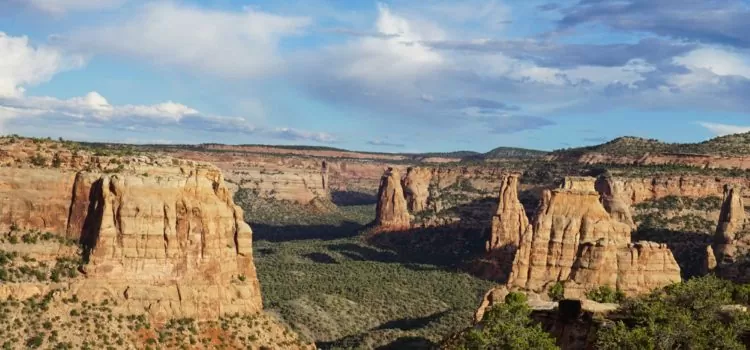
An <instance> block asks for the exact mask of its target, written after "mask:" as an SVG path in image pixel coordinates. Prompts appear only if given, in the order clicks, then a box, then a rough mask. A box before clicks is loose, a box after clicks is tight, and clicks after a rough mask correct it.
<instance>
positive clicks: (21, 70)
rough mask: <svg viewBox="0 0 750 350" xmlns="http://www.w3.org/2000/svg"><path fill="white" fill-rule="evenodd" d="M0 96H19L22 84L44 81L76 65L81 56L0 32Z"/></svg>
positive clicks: (81, 60)
mask: <svg viewBox="0 0 750 350" xmlns="http://www.w3.org/2000/svg"><path fill="white" fill-rule="evenodd" d="M0 57H1V59H0V97H1V96H20V95H23V93H24V91H25V89H24V86H31V85H36V84H39V83H43V82H46V81H48V80H50V79H51V78H52V76H54V75H55V74H57V73H58V72H61V71H64V70H68V69H73V68H78V67H80V66H82V65H83V63H84V61H83V58H81V57H79V56H66V55H64V54H62V53H61V52H60V51H59V50H56V49H54V48H50V47H46V46H39V47H36V48H35V47H32V46H31V44H30V43H29V38H28V37H25V36H21V37H13V36H9V35H7V34H5V33H3V32H0Z"/></svg>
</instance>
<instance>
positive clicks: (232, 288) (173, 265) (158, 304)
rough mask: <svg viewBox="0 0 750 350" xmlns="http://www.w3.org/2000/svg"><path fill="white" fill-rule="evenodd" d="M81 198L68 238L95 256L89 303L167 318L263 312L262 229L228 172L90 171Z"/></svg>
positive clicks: (80, 180) (79, 189)
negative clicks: (258, 268) (257, 252)
mask: <svg viewBox="0 0 750 350" xmlns="http://www.w3.org/2000/svg"><path fill="white" fill-rule="evenodd" d="M157 174H158V175H157ZM73 193H74V198H73V205H72V208H73V210H71V217H70V221H69V225H68V232H67V234H68V236H70V237H74V236H76V235H78V236H79V237H80V240H81V242H82V243H83V245H84V247H85V248H86V250H85V252H84V256H85V258H88V264H87V265H86V277H87V278H86V280H85V281H84V285H85V287H82V288H81V290H80V291H79V295H81V296H83V297H87V299H91V300H100V299H103V298H107V297H110V298H117V297H120V298H122V299H124V300H123V301H122V302H123V303H124V304H125V305H130V306H131V307H132V308H133V309H141V308H144V307H145V308H147V309H148V310H149V312H150V313H151V314H152V315H154V316H158V317H168V316H181V317H194V318H195V317H216V316H218V315H221V314H225V313H234V312H257V311H260V310H261V309H262V303H261V299H260V288H259V285H258V280H257V278H256V273H255V267H254V265H253V259H252V231H251V230H250V227H249V226H248V225H247V224H246V223H245V222H244V219H243V215H242V210H241V209H240V208H239V207H237V206H235V205H234V203H233V202H232V199H231V195H230V193H229V191H228V190H227V189H226V187H225V186H224V184H223V177H222V174H221V172H220V171H219V170H218V169H216V168H214V167H211V166H205V165H195V166H181V167H179V168H178V167H174V168H167V169H159V171H158V172H154V173H153V174H152V175H149V176H148V177H144V176H138V175H102V174H97V173H80V174H78V176H77V177H76V184H75V186H74V190H73ZM79 195H81V196H79Z"/></svg>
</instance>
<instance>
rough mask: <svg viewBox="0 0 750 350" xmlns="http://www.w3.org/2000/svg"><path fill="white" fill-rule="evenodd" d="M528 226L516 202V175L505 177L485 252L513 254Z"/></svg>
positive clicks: (520, 207) (521, 208)
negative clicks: (500, 251)
mask: <svg viewBox="0 0 750 350" xmlns="http://www.w3.org/2000/svg"><path fill="white" fill-rule="evenodd" d="M528 226H529V218H528V217H526V211H525V210H524V208H523V205H522V204H521V201H519V200H518V175H516V174H513V175H506V176H504V177H503V179H502V181H501V185H500V199H499V202H498V206H497V212H496V213H495V215H494V216H493V217H492V231H491V233H490V238H489V240H488V241H487V243H486V249H487V252H490V253H491V252H493V251H499V250H502V251H503V252H505V253H512V252H515V251H516V249H517V248H518V245H519V244H520V242H521V236H522V235H523V233H524V232H526V228H527V227H528Z"/></svg>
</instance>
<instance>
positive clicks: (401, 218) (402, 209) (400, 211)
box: [375, 168, 410, 231]
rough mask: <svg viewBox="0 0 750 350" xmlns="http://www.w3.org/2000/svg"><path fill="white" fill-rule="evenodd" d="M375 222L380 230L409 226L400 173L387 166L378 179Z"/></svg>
mask: <svg viewBox="0 0 750 350" xmlns="http://www.w3.org/2000/svg"><path fill="white" fill-rule="evenodd" d="M375 224H376V226H377V227H378V230H380V231H401V230H406V229H408V228H409V227H410V215H409V210H408V209H407V207H406V199H405V198H404V190H403V189H402V188H401V174H399V172H398V170H396V169H393V168H388V170H386V171H385V173H384V174H383V177H382V178H381V180H380V189H379V190H378V204H377V207H376V211H375Z"/></svg>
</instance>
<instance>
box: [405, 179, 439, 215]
mask: <svg viewBox="0 0 750 350" xmlns="http://www.w3.org/2000/svg"><path fill="white" fill-rule="evenodd" d="M430 181H432V170H430V169H427V168H408V169H406V176H405V177H404V181H403V184H402V185H403V189H404V196H405V198H406V205H407V207H408V209H409V211H410V212H412V213H415V214H416V213H419V212H421V211H423V210H425V209H427V199H428V198H429V195H430V193H429V188H430Z"/></svg>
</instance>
